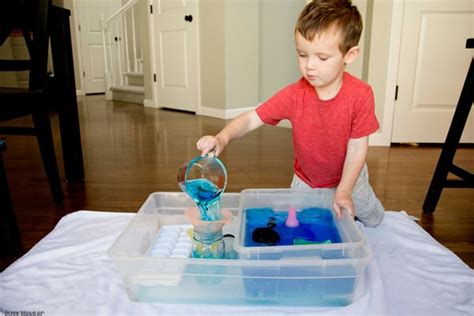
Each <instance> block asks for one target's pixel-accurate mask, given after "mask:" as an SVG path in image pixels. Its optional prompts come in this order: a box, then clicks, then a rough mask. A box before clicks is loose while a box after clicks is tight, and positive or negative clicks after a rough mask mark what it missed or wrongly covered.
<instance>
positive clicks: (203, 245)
mask: <svg viewBox="0 0 474 316" xmlns="http://www.w3.org/2000/svg"><path fill="white" fill-rule="evenodd" d="M192 257H193V258H204V259H224V258H225V246H224V238H223V234H222V230H218V231H214V232H208V231H206V232H203V231H201V232H200V231H197V230H196V229H194V232H193V253H192Z"/></svg>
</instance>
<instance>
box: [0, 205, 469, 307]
mask: <svg viewBox="0 0 474 316" xmlns="http://www.w3.org/2000/svg"><path fill="white" fill-rule="evenodd" d="M133 215H134V214H131V213H111V212H93V211H78V212H74V213H71V214H69V215H67V216H65V217H63V218H62V219H61V220H60V222H59V223H58V224H57V226H56V227H55V229H54V230H53V231H52V232H51V233H49V234H48V235H47V236H46V237H45V238H43V239H42V240H41V241H40V242H39V243H38V244H37V245H35V246H34V247H33V248H32V249H31V250H30V251H29V252H28V253H27V254H26V255H24V256H23V257H22V258H20V259H18V260H17V261H16V262H14V263H13V264H12V265H11V266H10V267H8V268H7V269H6V270H5V271H3V273H1V274H0V311H3V312H4V314H5V315H7V313H6V312H22V311H24V312H35V311H36V312H44V313H43V314H39V315H43V316H49V315H152V314H153V315H249V314H252V315H315V314H318V315H319V314H321V315H429V316H435V315H443V316H444V315H473V314H474V270H472V269H471V268H469V267H468V266H467V265H466V264H465V263H464V262H462V261H461V260H460V259H459V258H458V257H457V256H456V255H455V254H454V253H452V252H451V251H450V250H448V249H447V248H445V247H444V246H442V245H441V244H439V243H438V242H437V241H436V240H434V239H433V238H432V237H431V236H430V235H429V234H428V233H427V232H425V231H424V230H423V229H422V228H421V227H420V226H419V225H418V224H416V223H415V222H414V221H413V220H412V219H411V218H410V217H409V216H408V215H407V214H406V213H405V212H403V211H402V212H387V213H386V215H385V219H384V221H383V223H382V224H381V225H380V226H379V227H377V228H364V227H362V225H361V226H360V227H361V229H362V231H363V232H364V233H365V234H366V236H367V240H368V244H369V247H370V248H371V249H372V252H373V260H372V261H371V262H370V263H369V264H368V266H367V269H366V270H365V273H364V277H363V278H361V284H359V286H358V288H357V291H356V295H355V298H354V301H353V303H352V304H350V305H348V306H344V307H284V306H279V307H272V306H240V305H237V306H222V305H210V304H202V305H198V304H150V303H137V302H133V301H131V300H130V299H129V298H128V296H127V292H126V288H125V285H124V283H123V280H122V279H121V278H120V276H119V275H118V273H117V271H116V269H115V266H114V263H113V262H112V260H111V259H110V258H109V257H108V256H107V250H108V249H109V247H110V246H111V244H112V243H113V241H114V240H115V239H116V238H117V237H118V235H119V234H120V232H121V231H122V230H123V229H124V227H125V226H126V224H127V223H128V222H129V221H130V220H131V219H132V217H133ZM229 290H231V289H229Z"/></svg>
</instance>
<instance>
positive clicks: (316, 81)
mask: <svg viewBox="0 0 474 316" xmlns="http://www.w3.org/2000/svg"><path fill="white" fill-rule="evenodd" d="M361 32H362V19H361V16H360V14H359V12H358V10H357V8H356V7H355V6H353V5H352V4H351V2H350V1H349V0H314V1H313V2H311V3H309V4H308V5H307V6H306V7H305V8H304V9H303V11H302V12H301V14H300V16H299V18H298V21H297V22H296V28H295V42H296V53H297V58H298V65H299V70H300V72H301V74H302V78H301V79H300V80H298V81H297V82H296V83H293V84H290V85H289V86H287V87H286V88H284V89H282V90H280V91H279V92H278V93H277V94H275V95H274V96H273V97H271V98H270V99H269V100H268V101H266V102H265V103H263V104H261V105H260V106H259V107H258V108H257V109H256V110H253V111H250V112H247V113H244V114H242V115H240V116H238V117H237V118H235V119H234V120H232V121H231V122H230V123H229V124H228V125H227V126H225V127H224V129H222V131H220V132H219V133H218V134H217V135H216V136H204V137H202V138H201V139H199V140H198V142H197V148H198V150H201V152H202V154H203V155H205V154H207V153H211V152H214V154H215V155H219V154H220V153H221V152H222V151H223V150H224V148H225V146H227V144H229V142H230V141H232V140H234V139H237V138H240V137H242V136H244V135H246V134H247V133H249V132H251V131H253V130H255V129H257V128H259V127H260V126H262V125H263V124H271V125H276V124H277V123H278V122H279V121H281V120H282V119H288V120H289V121H290V122H291V126H292V133H293V148H294V156H295V160H294V177H293V181H292V183H291V187H292V188H302V189H318V188H332V189H333V190H334V201H333V207H334V211H335V212H336V215H337V217H338V218H341V209H343V208H345V209H347V210H348V211H349V212H350V214H351V215H352V216H353V217H354V216H357V219H358V220H360V221H361V222H362V223H363V224H364V225H365V226H368V227H375V226H377V225H378V224H380V222H381V221H382V219H383V216H384V211H385V210H384V208H383V206H382V204H381V203H380V201H379V200H378V198H377V197H376V196H375V194H374V192H373V190H372V187H371V186H370V184H369V181H368V172H367V166H366V164H365V159H366V156H367V149H368V136H369V135H370V134H371V133H373V132H375V131H376V130H377V129H378V128H379V124H378V122H377V119H376V117H375V113H374V96H373V93H372V89H371V87H370V86H369V85H368V84H366V83H365V82H363V81H361V80H359V79H357V78H355V77H353V76H351V75H350V74H349V73H347V72H345V71H344V70H345V66H346V65H348V64H350V63H352V62H353V61H354V60H355V59H356V58H357V56H358V54H359V48H358V47H357V44H358V42H359V38H360V35H361Z"/></svg>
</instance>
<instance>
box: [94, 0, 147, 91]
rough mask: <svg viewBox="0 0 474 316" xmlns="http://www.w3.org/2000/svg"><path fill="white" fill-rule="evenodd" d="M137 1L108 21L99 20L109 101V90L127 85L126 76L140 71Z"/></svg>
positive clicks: (123, 8)
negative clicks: (136, 17)
mask: <svg viewBox="0 0 474 316" xmlns="http://www.w3.org/2000/svg"><path fill="white" fill-rule="evenodd" d="M137 2H138V0H130V1H128V2H127V3H126V4H124V5H123V6H122V7H121V8H120V9H118V10H117V11H116V12H115V13H114V14H112V15H111V16H110V17H109V18H107V19H106V18H105V17H104V16H103V15H102V16H101V27H102V46H103V50H104V67H105V97H106V99H107V100H111V99H112V92H111V89H110V88H111V87H112V86H118V85H120V86H122V85H126V84H128V82H127V77H126V73H130V72H139V71H143V69H142V61H143V58H142V50H141V45H139V43H138V41H139V33H138V24H137V22H138V21H137V20H136V19H135V16H136V11H137V10H136V8H135V5H136V4H137Z"/></svg>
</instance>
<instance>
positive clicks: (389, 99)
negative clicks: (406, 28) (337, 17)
mask: <svg viewBox="0 0 474 316" xmlns="http://www.w3.org/2000/svg"><path fill="white" fill-rule="evenodd" d="M392 1H393V2H392V3H393V6H392V22H391V25H390V42H389V45H390V47H389V53H388V63H387V78H386V80H385V97H384V106H383V119H382V122H381V124H380V125H381V129H380V131H378V132H377V133H374V134H372V135H370V137H369V145H371V146H390V144H391V140H392V129H393V117H394V114H395V103H396V101H395V97H394V96H395V93H396V86H397V82H398V67H399V59H400V44H401V40H402V27H403V8H404V6H405V0H392Z"/></svg>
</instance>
